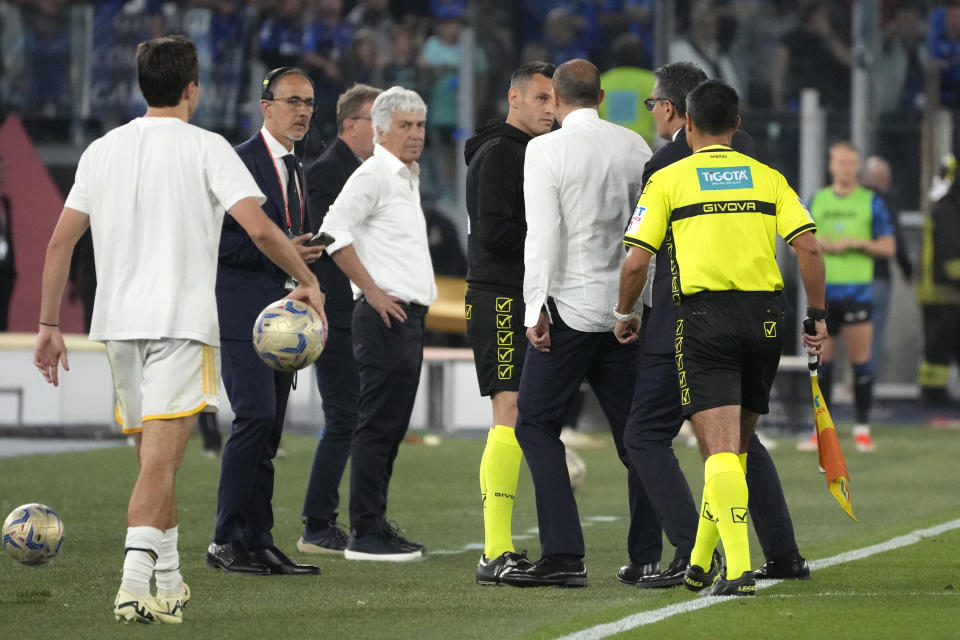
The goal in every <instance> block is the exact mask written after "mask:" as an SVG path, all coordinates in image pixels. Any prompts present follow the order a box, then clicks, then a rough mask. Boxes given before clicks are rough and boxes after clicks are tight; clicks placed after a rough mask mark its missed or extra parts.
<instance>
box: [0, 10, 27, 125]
mask: <svg viewBox="0 0 960 640" xmlns="http://www.w3.org/2000/svg"><path fill="white" fill-rule="evenodd" d="M24 31H25V28H24V26H23V16H22V13H21V10H20V7H19V6H17V5H15V4H13V3H10V2H0V117H2V115H3V112H4V110H5V109H6V108H8V107H11V106H14V105H17V104H20V103H22V102H23V101H24V100H25V99H26V97H27V80H26V78H25V77H24V68H23V66H24V63H25V62H26V57H27V54H26V51H25V41H24V37H23V34H24Z"/></svg>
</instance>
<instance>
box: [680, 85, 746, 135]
mask: <svg viewBox="0 0 960 640" xmlns="http://www.w3.org/2000/svg"><path fill="white" fill-rule="evenodd" d="M739 111H740V98H739V97H738V96H737V91H736V89H734V88H733V87H731V86H730V85H728V84H724V83H723V82H720V81H719V80H707V81H705V82H701V83H700V84H698V85H697V86H696V88H695V89H694V90H693V91H691V92H690V93H688V94H687V113H689V114H690V120H692V121H693V124H695V125H696V127H697V129H699V130H700V131H703V132H704V133H707V134H710V135H714V136H718V135H723V134H725V133H730V132H732V131H735V130H736V128H737V118H738V117H740V113H739Z"/></svg>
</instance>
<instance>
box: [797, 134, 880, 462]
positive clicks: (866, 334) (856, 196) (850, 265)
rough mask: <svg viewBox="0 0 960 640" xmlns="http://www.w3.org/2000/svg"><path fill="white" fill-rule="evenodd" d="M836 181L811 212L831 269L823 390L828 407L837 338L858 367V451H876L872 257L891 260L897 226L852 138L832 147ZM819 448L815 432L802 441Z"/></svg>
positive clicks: (819, 196) (816, 199)
mask: <svg viewBox="0 0 960 640" xmlns="http://www.w3.org/2000/svg"><path fill="white" fill-rule="evenodd" d="M829 169H830V176H831V178H832V180H833V183H832V184H831V185H830V186H828V187H825V188H823V189H821V190H820V191H818V192H817V194H816V195H815V196H814V197H813V201H812V202H811V203H810V215H811V216H813V220H814V222H816V223H817V228H818V229H819V230H820V233H818V234H817V239H818V241H819V242H820V248H821V250H822V251H823V261H824V265H825V267H826V272H827V291H826V293H827V332H828V334H829V337H828V338H827V342H826V344H825V346H824V349H823V363H822V365H821V367H820V371H819V378H820V389H821V391H822V392H823V398H824V400H825V401H826V402H827V405H828V406H829V404H830V401H831V391H832V386H833V385H832V380H833V358H834V355H835V353H836V348H837V337H839V338H840V339H841V340H843V343H844V346H845V347H846V349H847V354H848V357H849V359H850V364H851V365H852V366H853V376H854V387H853V396H854V408H855V424H854V427H853V438H854V445H855V446H856V447H857V450H858V451H873V450H874V448H875V445H874V442H873V438H872V437H871V435H870V424H869V422H870V405H871V404H872V402H873V366H872V364H871V361H870V344H871V341H872V339H873V322H872V320H871V318H870V310H871V307H872V306H873V260H874V258H891V257H893V255H894V253H895V252H896V242H895V241H894V238H893V225H892V224H891V223H890V214H889V213H888V212H887V208H886V206H885V205H884V204H883V200H882V199H881V198H880V197H879V196H878V195H877V194H875V193H874V192H872V191H870V190H869V189H867V188H865V187H863V186H861V185H860V181H859V173H860V154H859V152H858V151H857V149H856V148H855V147H854V146H853V145H852V144H851V143H849V142H837V143H836V144H834V145H833V146H831V147H830V165H829ZM798 448H799V449H801V450H816V448H817V436H816V434H814V435H813V437H812V438H811V439H810V440H807V441H804V442H801V443H800V444H799V445H798Z"/></svg>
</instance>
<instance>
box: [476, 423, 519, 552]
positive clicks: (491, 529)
mask: <svg viewBox="0 0 960 640" xmlns="http://www.w3.org/2000/svg"><path fill="white" fill-rule="evenodd" d="M522 460H523V451H522V450H521V449H520V443H518V442H517V436H516V435H514V433H513V427H507V426H504V425H502V424H498V425H497V426H496V427H494V428H493V429H491V430H490V433H489V435H488V436H487V447H486V450H485V451H484V454H483V460H482V462H481V464H482V466H483V469H484V470H483V475H484V478H483V480H481V487H485V496H486V497H485V499H484V501H483V533H484V547H483V555H485V556H486V557H487V558H496V557H497V556H499V555H500V554H502V553H504V552H505V551H513V550H514V548H513V538H512V535H511V530H510V526H511V519H512V516H513V503H514V500H515V497H516V493H517V478H518V476H519V475H520V462H521V461H522Z"/></svg>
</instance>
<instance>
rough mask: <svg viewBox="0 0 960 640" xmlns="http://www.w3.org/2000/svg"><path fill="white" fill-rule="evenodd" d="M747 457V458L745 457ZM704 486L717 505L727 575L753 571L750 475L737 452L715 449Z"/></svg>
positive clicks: (705, 471) (733, 577)
mask: <svg viewBox="0 0 960 640" xmlns="http://www.w3.org/2000/svg"><path fill="white" fill-rule="evenodd" d="M744 461H745V460H744ZM704 477H705V478H706V479H707V482H706V486H705V488H704V490H705V492H706V493H707V500H709V502H710V504H711V505H713V508H714V516H716V518H717V530H718V531H719V532H720V539H721V540H722V541H723V551H724V554H725V556H726V561H727V562H726V564H727V576H726V577H727V579H729V580H735V579H737V578H739V577H740V576H741V575H742V574H743V572H744V571H750V540H749V538H748V537H747V513H748V511H747V503H748V500H749V494H748V492H747V476H746V474H745V473H744V471H743V467H741V466H740V459H739V457H738V456H737V455H736V454H734V453H716V454H714V455H712V456H710V457H709V458H707V461H706V463H705V464H704Z"/></svg>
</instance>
